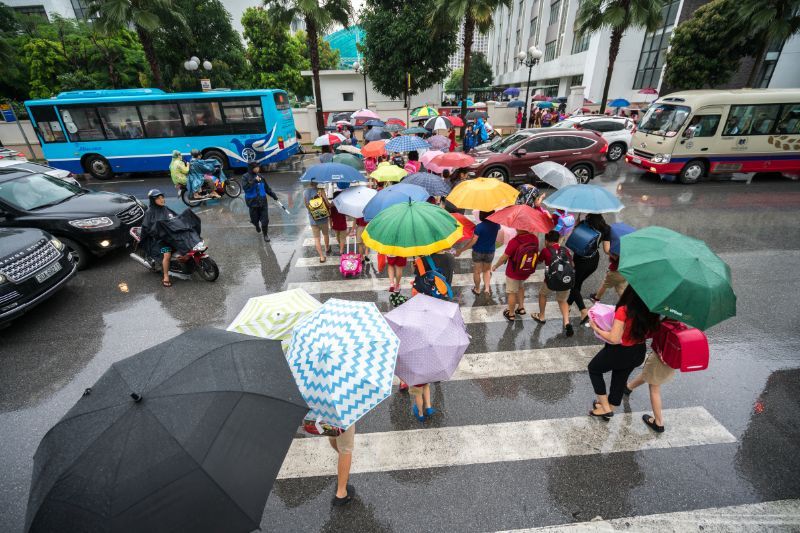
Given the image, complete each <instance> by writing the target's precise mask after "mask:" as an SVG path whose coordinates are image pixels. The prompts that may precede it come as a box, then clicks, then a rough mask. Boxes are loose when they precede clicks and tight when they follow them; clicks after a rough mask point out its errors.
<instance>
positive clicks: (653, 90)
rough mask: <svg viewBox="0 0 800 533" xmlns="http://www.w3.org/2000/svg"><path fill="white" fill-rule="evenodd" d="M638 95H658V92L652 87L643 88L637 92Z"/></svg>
mask: <svg viewBox="0 0 800 533" xmlns="http://www.w3.org/2000/svg"><path fill="white" fill-rule="evenodd" d="M639 94H658V91H656V90H655V89H653V88H652V87H645V88H644V89H642V90H641V91H639Z"/></svg>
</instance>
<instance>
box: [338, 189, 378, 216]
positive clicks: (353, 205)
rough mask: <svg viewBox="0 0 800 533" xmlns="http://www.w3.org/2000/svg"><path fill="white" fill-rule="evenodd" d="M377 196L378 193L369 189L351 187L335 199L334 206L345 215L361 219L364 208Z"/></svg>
mask: <svg viewBox="0 0 800 533" xmlns="http://www.w3.org/2000/svg"><path fill="white" fill-rule="evenodd" d="M376 194H378V191H376V190H375V189H370V188H369V187H349V188H347V189H346V190H344V191H342V192H341V193H339V194H338V195H337V196H336V198H334V199H333V205H335V206H336V210H337V211H339V212H340V213H341V214H343V215H347V216H350V217H353V218H361V217H363V216H364V207H366V205H367V204H368V203H369V201H370V200H372V199H373V198H374V197H375V195H376Z"/></svg>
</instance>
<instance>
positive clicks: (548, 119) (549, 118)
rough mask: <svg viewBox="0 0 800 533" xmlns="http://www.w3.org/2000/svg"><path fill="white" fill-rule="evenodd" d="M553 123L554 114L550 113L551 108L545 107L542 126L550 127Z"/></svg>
mask: <svg viewBox="0 0 800 533" xmlns="http://www.w3.org/2000/svg"><path fill="white" fill-rule="evenodd" d="M552 123H553V114H552V113H550V110H549V109H545V110H544V113H542V127H543V128H549V127H550V125H551V124H552Z"/></svg>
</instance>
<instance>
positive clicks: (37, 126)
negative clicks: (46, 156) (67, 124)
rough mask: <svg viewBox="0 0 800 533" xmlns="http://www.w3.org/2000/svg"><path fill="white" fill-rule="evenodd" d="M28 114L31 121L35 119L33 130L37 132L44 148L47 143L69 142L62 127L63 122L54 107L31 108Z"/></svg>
mask: <svg viewBox="0 0 800 533" xmlns="http://www.w3.org/2000/svg"><path fill="white" fill-rule="evenodd" d="M28 112H29V113H30V116H31V119H33V120H32V123H33V129H34V131H36V135H37V136H38V137H39V143H40V144H41V145H42V147H44V145H45V144H46V143H55V142H65V141H66V140H67V139H66V137H65V136H64V130H63V128H62V127H61V121H60V120H59V118H58V114H57V113H56V110H55V108H54V107H53V106H51V105H43V106H31V107H29V108H28ZM43 149H44V148H43Z"/></svg>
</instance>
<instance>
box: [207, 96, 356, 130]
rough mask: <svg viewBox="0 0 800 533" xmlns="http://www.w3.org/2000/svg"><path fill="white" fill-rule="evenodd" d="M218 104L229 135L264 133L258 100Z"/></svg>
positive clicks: (251, 99) (231, 101)
mask: <svg viewBox="0 0 800 533" xmlns="http://www.w3.org/2000/svg"><path fill="white" fill-rule="evenodd" d="M350 94H353V93H350ZM220 104H221V105H222V115H223V116H224V118H225V124H226V125H227V126H228V130H229V131H230V132H231V133H266V125H265V124H264V114H263V113H262V111H261V100H260V99H259V98H248V99H246V100H222V101H221V102H220Z"/></svg>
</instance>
